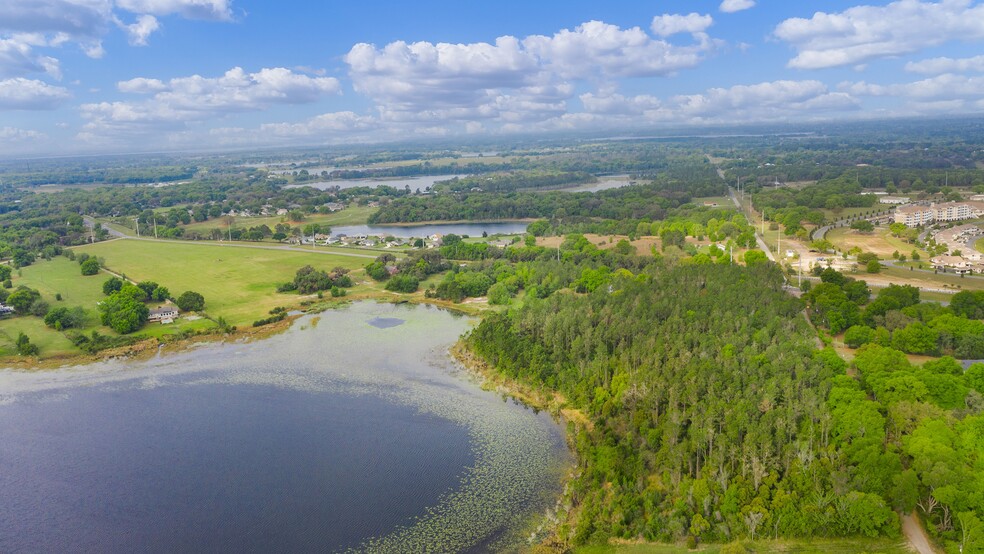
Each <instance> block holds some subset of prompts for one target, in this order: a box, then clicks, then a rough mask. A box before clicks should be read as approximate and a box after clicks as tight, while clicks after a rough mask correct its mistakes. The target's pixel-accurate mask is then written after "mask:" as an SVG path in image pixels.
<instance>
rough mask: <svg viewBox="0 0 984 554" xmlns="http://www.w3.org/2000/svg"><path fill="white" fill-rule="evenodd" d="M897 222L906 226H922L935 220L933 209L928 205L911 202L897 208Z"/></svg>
mask: <svg viewBox="0 0 984 554" xmlns="http://www.w3.org/2000/svg"><path fill="white" fill-rule="evenodd" d="M895 222H896V223H904V224H905V226H906V227H920V226H922V225H927V224H929V223H932V222H933V210H932V208H930V207H928V206H919V205H915V204H909V205H907V206H899V207H898V208H895Z"/></svg>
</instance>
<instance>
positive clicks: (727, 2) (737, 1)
mask: <svg viewBox="0 0 984 554" xmlns="http://www.w3.org/2000/svg"><path fill="white" fill-rule="evenodd" d="M753 7H755V0H724V1H723V2H721V5H720V6H719V7H718V9H719V10H721V11H722V12H724V13H734V12H740V11H742V10H747V9H749V8H753Z"/></svg>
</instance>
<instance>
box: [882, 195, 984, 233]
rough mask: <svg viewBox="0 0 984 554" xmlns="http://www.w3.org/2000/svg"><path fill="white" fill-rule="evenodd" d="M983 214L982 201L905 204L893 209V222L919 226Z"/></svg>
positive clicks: (983, 204)
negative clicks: (922, 204) (926, 204)
mask: <svg viewBox="0 0 984 554" xmlns="http://www.w3.org/2000/svg"><path fill="white" fill-rule="evenodd" d="M982 215H984V202H974V201H971V202H943V203H940V204H935V203H934V204H930V205H929V206H921V205H917V204H907V205H905V206H899V207H898V208H896V209H895V222H896V223H904V224H905V225H906V226H908V227H919V226H921V225H928V224H930V223H934V222H937V221H960V220H963V219H973V218H975V217H981V216H982Z"/></svg>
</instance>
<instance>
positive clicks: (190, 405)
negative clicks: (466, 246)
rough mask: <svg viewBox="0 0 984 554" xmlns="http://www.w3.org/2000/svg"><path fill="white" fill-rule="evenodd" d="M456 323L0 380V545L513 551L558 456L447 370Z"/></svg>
mask: <svg viewBox="0 0 984 554" xmlns="http://www.w3.org/2000/svg"><path fill="white" fill-rule="evenodd" d="M470 325H471V320H470V319H468V318H465V317H461V316H456V315H453V314H451V313H449V312H447V311H443V310H440V309H437V308H434V307H430V306H409V305H392V304H376V303H370V302H361V303H355V304H352V305H351V306H348V307H346V308H342V309H338V310H332V311H328V312H325V313H322V314H319V315H308V316H304V317H302V318H300V319H299V320H298V321H297V322H295V324H294V325H293V326H292V327H291V328H290V329H289V330H288V331H286V332H284V333H282V334H280V335H277V336H274V337H271V338H268V339H264V340H260V341H256V342H248V343H247V342H234V343H223V344H205V345H201V346H198V347H196V348H193V349H191V350H189V351H186V352H182V353H177V354H171V355H165V356H159V357H157V358H155V359H152V360H149V361H143V362H136V361H129V362H126V361H111V362H103V363H95V364H90V365H86V366H78V367H72V368H66V369H62V370H56V371H39V372H16V371H10V370H0V436H3V440H4V444H3V448H0V467H2V468H3V470H2V471H0V494H2V497H3V499H4V502H3V505H2V507H0V551H2V552H19V551H32V552H33V551H44V552H82V551H86V552H132V551H140V552H187V551H235V552H421V551H433V552H484V551H489V550H492V551H495V550H500V549H504V548H511V547H513V546H515V545H517V544H520V543H521V542H522V540H523V538H522V537H525V535H526V534H528V529H527V528H526V527H525V524H527V523H528V522H529V521H530V520H531V517H534V516H536V514H543V513H544V512H545V511H546V510H547V509H548V508H551V507H553V505H554V503H555V501H556V499H557V498H558V496H559V494H560V490H561V483H562V478H563V475H564V473H565V472H566V471H567V469H568V468H569V464H570V461H571V459H570V454H569V452H568V451H567V449H566V446H565V443H564V436H563V432H562V430H561V429H560V428H559V426H558V425H557V424H556V423H555V422H554V421H552V420H551V419H550V417H549V416H547V415H546V414H543V413H539V414H538V413H535V412H534V411H533V410H530V409H528V408H526V407H524V406H521V405H518V404H516V403H514V402H512V401H504V400H503V398H501V397H500V396H498V395H496V394H494V393H490V392H486V391H482V390H481V389H480V388H479V387H478V385H477V384H476V383H475V382H473V380H471V379H470V378H469V375H468V374H467V373H465V372H463V371H462V370H460V369H459V368H458V367H457V366H455V365H454V364H453V363H452V362H451V361H450V360H449V358H448V356H447V348H448V346H450V345H451V344H452V343H453V342H454V341H455V340H456V339H457V337H458V336H459V335H460V334H461V333H463V332H465V331H466V330H467V329H468V328H469V326H470Z"/></svg>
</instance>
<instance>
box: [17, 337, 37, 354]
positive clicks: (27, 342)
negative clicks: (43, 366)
mask: <svg viewBox="0 0 984 554" xmlns="http://www.w3.org/2000/svg"><path fill="white" fill-rule="evenodd" d="M16 344H17V353H18V354H20V355H21V356H37V355H38V345H36V344H32V343H31V339H30V338H28V336H27V335H25V334H24V333H19V334H18V335H17V343H16Z"/></svg>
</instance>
